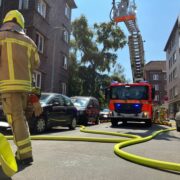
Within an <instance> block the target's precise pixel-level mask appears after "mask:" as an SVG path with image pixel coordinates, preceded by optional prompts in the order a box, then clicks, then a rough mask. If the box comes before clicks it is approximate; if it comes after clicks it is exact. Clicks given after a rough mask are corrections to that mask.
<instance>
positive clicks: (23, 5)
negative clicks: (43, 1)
mask: <svg viewBox="0 0 180 180" xmlns="http://www.w3.org/2000/svg"><path fill="white" fill-rule="evenodd" d="M28 7H29V0H19V9H28Z"/></svg>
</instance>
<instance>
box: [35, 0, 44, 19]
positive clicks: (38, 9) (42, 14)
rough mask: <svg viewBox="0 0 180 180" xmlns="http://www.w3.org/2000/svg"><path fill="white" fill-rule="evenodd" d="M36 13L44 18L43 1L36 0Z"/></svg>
mask: <svg viewBox="0 0 180 180" xmlns="http://www.w3.org/2000/svg"><path fill="white" fill-rule="evenodd" d="M37 11H38V12H39V14H40V15H41V16H43V17H44V18H45V17H46V3H45V2H44V1H43V0H38V2H37Z"/></svg>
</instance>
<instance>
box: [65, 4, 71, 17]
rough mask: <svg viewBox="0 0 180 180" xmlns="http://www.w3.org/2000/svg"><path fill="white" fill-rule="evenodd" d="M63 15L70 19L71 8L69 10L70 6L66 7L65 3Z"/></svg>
mask: <svg viewBox="0 0 180 180" xmlns="http://www.w3.org/2000/svg"><path fill="white" fill-rule="evenodd" d="M64 14H65V16H66V17H67V18H68V19H70V18H71V8H70V6H69V5H68V3H66V6H65V12H64Z"/></svg>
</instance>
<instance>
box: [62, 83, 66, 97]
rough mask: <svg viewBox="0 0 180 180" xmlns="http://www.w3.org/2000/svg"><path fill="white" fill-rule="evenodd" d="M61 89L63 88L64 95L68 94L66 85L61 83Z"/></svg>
mask: <svg viewBox="0 0 180 180" xmlns="http://www.w3.org/2000/svg"><path fill="white" fill-rule="evenodd" d="M61 87H62V92H61V93H62V94H66V83H64V82H62V83H61Z"/></svg>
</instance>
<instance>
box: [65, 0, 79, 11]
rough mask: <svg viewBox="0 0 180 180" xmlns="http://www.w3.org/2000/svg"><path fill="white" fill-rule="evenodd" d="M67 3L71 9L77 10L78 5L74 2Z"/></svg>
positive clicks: (71, 0) (70, 0)
mask: <svg viewBox="0 0 180 180" xmlns="http://www.w3.org/2000/svg"><path fill="white" fill-rule="evenodd" d="M67 3H68V5H70V6H71V8H73V9H75V8H77V6H76V3H75V2H74V0H67Z"/></svg>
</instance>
